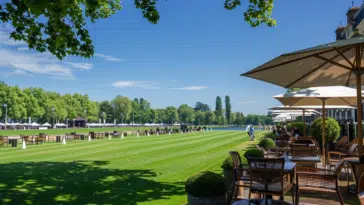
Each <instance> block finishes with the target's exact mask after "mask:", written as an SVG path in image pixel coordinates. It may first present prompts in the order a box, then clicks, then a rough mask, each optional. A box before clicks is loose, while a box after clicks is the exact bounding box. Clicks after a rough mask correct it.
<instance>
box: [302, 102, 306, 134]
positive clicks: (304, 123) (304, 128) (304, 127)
mask: <svg viewBox="0 0 364 205" xmlns="http://www.w3.org/2000/svg"><path fill="white" fill-rule="evenodd" d="M302 111H303V113H302V118H303V119H302V120H303V136H304V137H306V120H305V112H306V109H302Z"/></svg>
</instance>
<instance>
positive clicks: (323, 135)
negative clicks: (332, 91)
mask: <svg viewBox="0 0 364 205" xmlns="http://www.w3.org/2000/svg"><path fill="white" fill-rule="evenodd" d="M325 100H326V99H322V165H323V166H324V167H326V149H325V144H326V143H325V141H326V136H325V135H326V129H325V124H326V122H325V120H326V110H325Z"/></svg>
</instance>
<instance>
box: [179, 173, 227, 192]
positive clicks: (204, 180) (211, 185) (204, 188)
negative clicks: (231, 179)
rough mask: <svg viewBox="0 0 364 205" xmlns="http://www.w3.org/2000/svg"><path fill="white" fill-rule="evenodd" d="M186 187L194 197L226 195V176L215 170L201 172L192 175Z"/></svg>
mask: <svg viewBox="0 0 364 205" xmlns="http://www.w3.org/2000/svg"><path fill="white" fill-rule="evenodd" d="M185 189H186V192H187V193H188V194H190V195H192V196H194V197H209V196H225V183H224V178H223V177H222V176H221V175H219V174H216V173H213V172H200V173H198V174H196V175H194V176H192V177H190V178H189V179H187V182H186V186H185Z"/></svg>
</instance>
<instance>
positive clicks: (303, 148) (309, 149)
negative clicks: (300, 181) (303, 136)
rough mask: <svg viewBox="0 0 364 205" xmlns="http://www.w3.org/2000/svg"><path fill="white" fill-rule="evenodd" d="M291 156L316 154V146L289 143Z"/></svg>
mask: <svg viewBox="0 0 364 205" xmlns="http://www.w3.org/2000/svg"><path fill="white" fill-rule="evenodd" d="M291 155H292V156H317V150H316V146H309V145H306V144H291Z"/></svg>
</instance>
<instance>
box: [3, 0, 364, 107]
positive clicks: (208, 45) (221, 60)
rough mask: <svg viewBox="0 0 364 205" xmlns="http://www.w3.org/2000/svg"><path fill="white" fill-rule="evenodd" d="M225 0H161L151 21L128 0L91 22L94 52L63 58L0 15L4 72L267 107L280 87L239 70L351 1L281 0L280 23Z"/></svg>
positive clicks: (14, 81) (20, 79) (165, 98)
mask: <svg viewBox="0 0 364 205" xmlns="http://www.w3.org/2000/svg"><path fill="white" fill-rule="evenodd" d="M223 2H224V1H223V0H213V1H211V0H199V1H196V0H178V1H177V0H175V1H160V2H159V3H158V8H159V10H160V14H161V19H160V21H159V23H158V24H157V25H152V24H150V23H149V22H148V21H147V20H146V19H144V18H142V14H141V13H140V11H139V10H137V9H135V8H134V5H133V1H124V3H123V6H124V8H123V10H122V11H119V12H118V13H117V14H115V15H114V16H112V17H110V18H108V19H105V20H99V21H97V22H96V23H95V24H92V25H89V26H88V28H89V30H90V33H91V34H92V39H93V42H94V45H95V49H96V50H95V53H96V55H95V56H94V57H93V58H92V59H81V58H75V57H68V58H66V59H65V60H64V61H63V62H59V61H57V60H56V59H55V58H54V57H52V56H51V55H49V54H39V53H36V52H33V51H29V50H27V48H26V45H24V44H22V43H21V42H17V43H15V42H13V41H12V40H8V38H7V36H6V34H5V31H6V30H7V28H6V26H4V25H2V26H1V28H0V29H1V31H2V32H0V56H1V58H2V59H1V61H0V69H1V73H2V75H0V80H2V81H4V82H6V83H7V84H10V85H19V86H20V87H22V88H25V87H42V88H44V89H46V90H51V91H57V92H60V93H62V94H64V93H75V92H78V93H82V94H88V95H89V96H90V98H91V99H93V100H97V101H102V100H111V99H112V98H113V97H114V96H116V95H118V94H120V95H124V96H128V97H130V98H134V97H144V98H145V99H147V100H148V101H150V102H151V104H152V107H154V108H162V107H165V106H168V105H174V106H179V105H181V104H185V103H186V104H189V105H191V106H194V104H195V103H196V102H197V101H201V102H203V103H207V104H209V105H210V106H211V107H212V108H214V107H215V98H216V96H218V95H219V96H222V97H224V96H225V95H229V96H230V98H231V103H232V109H233V111H239V112H243V113H244V114H249V113H257V114H263V113H266V110H267V108H269V107H272V106H276V105H279V103H278V101H276V100H274V99H273V98H272V96H273V95H276V94H280V93H282V92H284V89H282V88H280V87H277V86H274V85H271V84H267V83H264V82H260V81H257V80H253V79H249V78H245V77H240V76H239V75H240V74H241V73H243V72H245V71H248V70H250V69H253V68H254V67H256V66H258V65H260V64H262V63H264V62H266V61H268V60H270V59H272V58H274V57H276V56H278V55H280V54H282V53H285V52H290V51H294V50H297V49H302V48H306V47H310V46H313V45H317V44H322V43H325V42H330V41H333V40H334V39H335V35H334V31H335V29H336V27H337V26H338V25H339V23H340V21H342V24H343V25H345V23H346V16H345V14H346V12H347V10H348V8H349V6H350V5H351V1H342V0H320V1H317V0H305V1H279V0H278V1H276V3H275V8H274V18H276V19H277V27H275V28H268V27H266V26H265V25H263V26H260V27H258V28H251V27H250V26H249V25H248V24H247V23H245V22H244V19H243V9H244V8H243V7H240V8H237V9H236V10H234V11H227V10H225V9H224V8H223ZM354 2H355V4H356V5H358V4H360V3H361V1H358V0H357V1H354Z"/></svg>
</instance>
